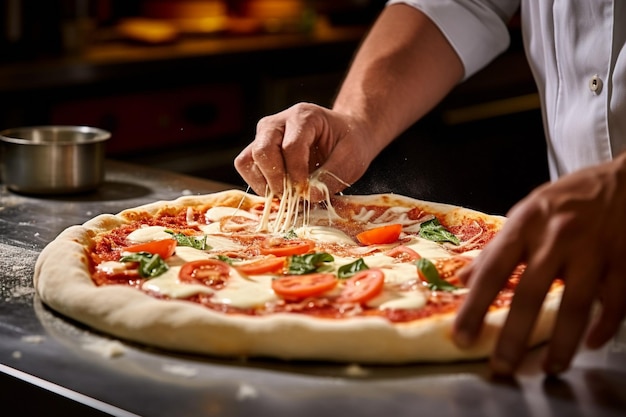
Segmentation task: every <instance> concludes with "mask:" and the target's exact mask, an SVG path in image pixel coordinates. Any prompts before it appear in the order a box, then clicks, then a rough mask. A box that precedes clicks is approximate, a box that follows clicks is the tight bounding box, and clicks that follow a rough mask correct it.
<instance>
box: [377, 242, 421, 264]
mask: <svg viewBox="0 0 626 417" xmlns="http://www.w3.org/2000/svg"><path fill="white" fill-rule="evenodd" d="M386 255H387V256H391V257H392V258H397V259H400V260H402V261H404V262H412V261H417V260H418V259H421V258H422V257H421V255H420V254H419V253H417V252H415V251H414V250H413V249H411V248H409V247H408V246H404V245H399V246H396V247H395V248H393V249H391V250H389V251H387V253H386Z"/></svg>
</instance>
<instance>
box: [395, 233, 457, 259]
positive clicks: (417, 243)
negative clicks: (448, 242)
mask: <svg viewBox="0 0 626 417" xmlns="http://www.w3.org/2000/svg"><path fill="white" fill-rule="evenodd" d="M405 246H407V247H409V248H411V249H413V250H414V251H415V252H417V253H419V254H420V256H421V257H422V258H428V259H434V258H445V257H448V256H450V252H448V251H447V250H446V248H444V247H443V246H442V245H440V244H438V243H437V242H433V241H430V240H428V239H422V238H421V237H417V236H416V237H413V239H412V240H411V242H409V243H407V244H405Z"/></svg>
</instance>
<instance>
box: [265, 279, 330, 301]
mask: <svg viewBox="0 0 626 417" xmlns="http://www.w3.org/2000/svg"><path fill="white" fill-rule="evenodd" d="M337 282H338V280H337V278H336V277H335V276H334V275H333V274H324V273H317V274H305V275H285V276H284V277H280V278H277V279H275V280H274V281H272V289H273V290H274V292H275V293H276V294H278V295H280V296H281V297H284V298H291V299H302V298H307V297H313V296H315V295H319V294H322V293H324V292H326V291H329V290H332V289H333V288H335V286H336V285H337Z"/></svg>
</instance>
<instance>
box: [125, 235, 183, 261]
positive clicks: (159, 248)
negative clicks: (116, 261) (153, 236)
mask: <svg viewBox="0 0 626 417" xmlns="http://www.w3.org/2000/svg"><path fill="white" fill-rule="evenodd" d="M123 251H124V252H133V253H137V252H148V253H151V254H153V255H159V256H160V257H161V258H163V259H167V258H169V257H170V256H172V255H173V254H174V252H175V251H176V240H175V239H163V240H153V241H152V242H146V243H140V244H138V245H132V246H127V247H125V248H124V249H123Z"/></svg>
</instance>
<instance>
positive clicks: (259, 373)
mask: <svg viewBox="0 0 626 417" xmlns="http://www.w3.org/2000/svg"><path fill="white" fill-rule="evenodd" d="M225 188H228V186H226V185H224V184H219V183H214V182H211V181H205V180H200V179H195V178H190V177H185V176H180V175H177V174H171V173H166V172H162V171H153V170H149V169H146V168H143V167H141V168H140V167H136V166H130V165H125V164H119V163H113V162H109V163H108V166H107V176H106V181H105V183H104V185H103V186H102V187H101V188H100V189H99V190H98V191H96V192H94V193H91V194H84V195H75V196H68V197H58V196H57V197H51V198H48V197H45V198H44V197H41V198H38V197H32V196H23V195H18V194H14V193H12V192H10V191H8V190H7V189H6V187H4V186H2V188H1V189H0V198H1V200H0V202H1V204H0V250H1V251H2V257H1V258H0V271H1V272H0V273H1V274H2V275H1V278H0V280H1V281H0V285H1V286H0V297H1V300H0V413H1V414H2V415H6V416H10V415H16V414H20V415H34V414H33V413H34V412H42V413H45V414H46V415H82V416H90V415H94V416H95V415H107V414H112V415H119V416H127V415H142V416H173V415H175V416H239V415H241V416H244V415H245V416H273V417H275V416H282V415H286V416H292V415H293V416H296V415H297V416H309V415H310V416H315V417H319V416H328V415H341V416H346V415H362V416H380V415H384V416H399V415H433V416H481V417H484V416H502V415H507V416H509V417H516V416H541V417H543V416H561V415H567V416H570V417H571V416H574V417H576V416H590V417H591V416H593V417H602V416H618V415H624V413H626V391H625V388H624V387H626V328H624V329H622V332H621V334H619V335H618V336H617V337H616V338H615V339H614V340H612V341H611V342H610V343H608V344H607V346H605V347H604V348H603V349H601V350H599V351H594V352H589V351H583V352H580V353H579V354H578V356H577V357H576V360H575V362H574V364H573V367H572V369H571V370H570V371H568V372H567V373H565V374H564V375H563V377H562V378H559V379H551V378H548V379H546V378H544V376H543V375H542V374H541V372H540V371H539V364H540V358H541V355H542V348H538V349H535V350H534V351H533V352H532V353H531V355H530V356H529V358H527V360H526V362H525V363H524V365H523V367H522V369H521V370H520V372H519V374H518V375H517V376H516V378H513V379H507V380H494V379H492V378H491V377H490V375H489V371H488V368H487V365H486V363H485V362H482V361H479V362H468V363H458V364H443V365H432V364H411V365H402V366H381V367H375V366H358V365H355V364H333V363H288V362H281V361H270V360H237V359H233V360H223V359H213V358H207V357H197V356H191V355H179V354H172V353H168V352H162V351H157V350H154V349H149V348H146V347H142V346H137V345H133V344H128V343H126V342H124V341H119V340H115V339H111V338H108V337H107V336H106V335H102V334H98V333H95V332H93V331H90V330H89V329H87V328H85V327H83V326H81V325H80V324H77V323H74V322H71V321H69V320H66V319H64V318H63V317H60V316H59V315H57V314H56V313H54V312H52V311H50V310H49V309H48V308H46V307H45V306H44V305H43V304H42V303H41V302H40V301H39V299H38V298H37V296H36V294H35V292H34V290H33V286H32V275H33V269H34V265H35V261H36V258H37V256H38V255H39V252H40V251H41V249H42V248H43V247H44V246H45V245H46V244H47V243H48V242H50V241H51V240H52V239H53V238H54V237H55V236H56V235H57V234H58V233H59V232H61V231H62V230H63V229H65V228H66V227H67V226H69V225H72V224H80V223H83V222H85V221H86V220H88V219H89V218H91V217H94V216H95V215H97V214H100V213H117V212H119V211H121V210H122V209H124V208H128V207H133V206H137V205H140V204H144V203H147V202H152V201H156V200H171V199H174V198H176V197H179V196H181V195H183V194H202V193H207V192H212V191H217V190H220V189H225ZM363 349H367V346H363Z"/></svg>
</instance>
